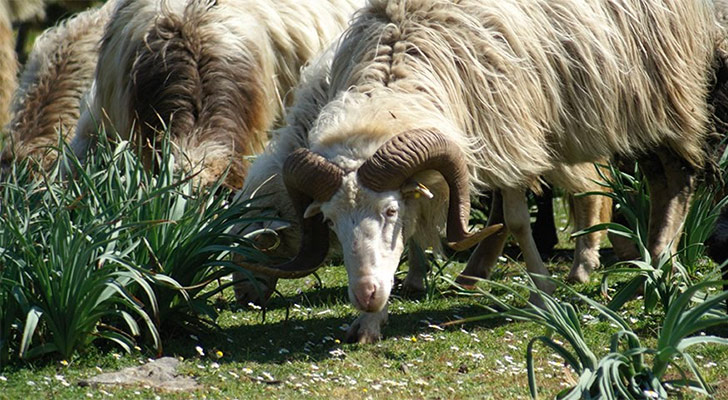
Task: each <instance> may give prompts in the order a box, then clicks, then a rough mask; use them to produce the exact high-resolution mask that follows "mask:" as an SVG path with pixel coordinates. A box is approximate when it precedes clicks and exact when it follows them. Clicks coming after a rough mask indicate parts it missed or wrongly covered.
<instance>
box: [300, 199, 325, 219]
mask: <svg viewBox="0 0 728 400" xmlns="http://www.w3.org/2000/svg"><path fill="white" fill-rule="evenodd" d="M321 204H323V203H322V202H320V201H314V202H313V203H311V204H310V205H309V206H308V207H306V211H305V212H304V213H303V218H311V217H313V216H314V215H316V214H318V213H320V212H321Z"/></svg>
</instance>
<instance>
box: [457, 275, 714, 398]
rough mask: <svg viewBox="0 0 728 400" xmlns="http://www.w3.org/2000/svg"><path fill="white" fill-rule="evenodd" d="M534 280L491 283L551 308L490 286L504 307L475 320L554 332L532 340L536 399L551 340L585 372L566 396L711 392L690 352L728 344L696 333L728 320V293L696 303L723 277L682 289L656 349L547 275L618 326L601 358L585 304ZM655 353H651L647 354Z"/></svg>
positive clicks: (532, 380)
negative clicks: (539, 353) (586, 322)
mask: <svg viewBox="0 0 728 400" xmlns="http://www.w3.org/2000/svg"><path fill="white" fill-rule="evenodd" d="M544 278H545V277H544ZM528 279H529V281H530V283H529V284H526V285H524V284H513V285H505V284H501V283H497V282H490V281H489V284H490V285H491V286H493V287H497V288H500V289H503V290H506V291H508V292H510V293H511V294H512V295H513V296H514V297H515V298H516V299H517V301H518V302H522V303H527V301H528V299H527V297H525V296H523V295H522V294H521V293H522V292H523V291H526V292H532V293H536V294H538V295H539V296H540V297H541V299H542V300H543V308H540V307H536V306H534V305H532V304H530V303H528V304H527V305H526V307H525V308H520V307H516V306H513V305H511V303H508V302H505V301H503V300H501V298H500V297H498V296H495V295H493V294H491V293H490V292H489V291H486V290H484V289H483V288H479V289H478V290H479V291H480V293H481V294H482V295H484V296H486V297H488V298H489V299H490V300H491V301H492V302H493V303H494V304H495V305H496V307H497V308H499V309H500V310H501V311H500V312H495V310H493V309H492V308H490V310H491V311H492V312H493V313H492V314H487V315H484V316H480V317H475V318H471V319H470V320H475V319H484V318H495V317H503V316H507V317H510V318H513V319H517V320H521V321H528V322H534V323H537V324H539V325H541V326H544V327H546V328H547V329H548V333H547V334H546V335H543V336H538V337H535V338H533V339H531V341H530V342H529V344H528V347H527V351H526V363H527V369H528V383H529V388H530V392H531V396H532V397H533V398H537V397H538V384H537V379H536V369H535V367H534V365H535V363H534V346H535V345H536V344H537V343H541V344H543V345H545V346H546V347H548V348H549V349H551V350H552V351H554V352H555V353H557V354H558V355H559V356H561V357H562V358H563V359H564V360H565V361H566V363H567V364H568V365H569V367H571V369H573V370H574V372H575V373H576V374H578V375H579V378H578V381H577V383H576V385H574V386H573V387H570V388H567V389H564V390H562V391H561V392H560V393H558V395H557V398H558V399H573V400H577V399H642V398H659V399H666V398H667V396H668V392H667V390H666V387H667V386H668V385H670V386H673V387H684V388H687V389H689V390H694V391H697V392H699V393H703V394H709V393H711V391H712V389H711V387H710V386H709V385H708V384H707V382H706V381H705V380H704V379H703V377H702V374H701V373H700V370H699V368H698V366H697V364H696V363H695V361H694V360H693V358H692V356H691V355H690V354H689V353H688V351H687V350H688V349H689V348H690V347H692V346H695V345H698V344H707V343H714V344H722V345H728V339H725V338H721V337H717V336H709V335H697V336H694V335H695V334H697V333H701V332H703V331H705V330H706V329H708V328H711V327H714V326H718V325H721V324H725V323H728V316H727V315H726V314H725V313H723V312H721V311H720V307H718V306H719V304H720V303H721V302H722V301H724V300H726V299H727V298H728V291H723V292H721V293H718V294H716V295H713V296H703V297H702V298H700V301H699V302H696V301H695V300H696V298H697V297H699V296H697V295H698V293H699V292H700V291H701V290H703V289H706V288H708V287H717V286H719V285H720V284H721V283H722V282H720V281H710V282H702V283H699V284H697V285H695V286H692V287H690V288H688V289H687V290H686V291H685V292H683V293H681V294H679V295H678V296H677V298H676V299H675V301H674V302H673V303H671V305H670V308H669V309H667V310H666V315H665V319H664V321H663V323H662V326H661V328H660V332H659V336H658V338H657V344H656V346H655V347H654V348H649V347H645V346H644V345H643V344H642V343H641V342H640V340H639V337H638V336H637V334H636V333H635V332H634V331H633V330H632V329H631V328H630V326H629V325H628V324H627V322H626V321H625V320H624V319H623V318H622V317H621V316H620V315H619V314H617V313H616V312H615V311H613V310H611V309H609V308H608V307H605V306H604V305H602V304H600V303H598V302H596V301H594V300H592V299H590V298H588V297H586V296H584V295H582V294H581V293H578V292H576V291H575V290H574V289H572V288H571V287H569V286H566V285H564V284H562V283H561V282H560V281H558V280H554V279H551V278H546V279H549V280H551V281H552V282H553V283H555V284H556V285H558V286H561V287H562V288H565V289H566V290H567V291H569V292H570V294H571V295H573V296H576V297H577V298H578V299H579V300H581V301H582V302H583V303H584V304H585V305H586V306H587V307H588V308H591V309H593V310H595V311H596V312H597V313H598V314H599V315H600V316H601V317H602V318H603V319H605V320H607V321H609V322H610V323H612V324H613V325H614V326H616V327H617V328H616V329H617V331H616V332H615V333H614V334H613V335H612V336H611V340H610V344H609V351H608V353H607V354H606V355H603V356H601V357H600V356H599V355H598V353H597V352H596V351H595V350H594V348H602V347H604V346H603V345H600V346H594V347H590V346H589V345H588V344H587V340H586V339H585V335H584V329H585V328H588V326H582V324H581V322H580V318H579V316H580V315H581V311H580V310H579V308H578V307H577V306H575V305H574V304H571V303H569V302H566V301H564V300H562V299H557V298H555V297H553V296H551V295H549V294H547V293H545V292H543V291H540V290H539V289H537V288H536V286H535V285H534V284H533V281H532V280H530V278H528ZM595 321H596V320H595ZM554 335H558V336H560V337H561V338H562V339H563V340H564V341H566V343H568V344H569V346H570V348H567V347H566V346H564V345H562V344H560V343H559V342H558V341H557V340H555V339H554V338H553V336H554ZM647 355H649V356H651V357H645V356H647ZM650 358H651V362H648V361H647V359H650ZM679 360H683V361H684V363H685V364H686V365H687V367H688V370H689V372H690V374H691V376H689V375H688V373H687V371H686V370H684V369H683V368H682V367H681V365H680V363H678V361H679ZM670 365H673V366H675V367H676V369H677V370H678V371H679V373H680V379H675V380H666V379H665V373H666V371H667V368H668V366H670Z"/></svg>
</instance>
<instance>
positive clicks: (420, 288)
mask: <svg viewBox="0 0 728 400" xmlns="http://www.w3.org/2000/svg"><path fill="white" fill-rule="evenodd" d="M401 293H402V296H404V297H407V298H410V299H412V298H415V299H416V298H420V297H422V296H423V295H424V294H425V284H424V282H422V280H416V279H410V280H408V279H406V278H405V280H404V282H402V292H401Z"/></svg>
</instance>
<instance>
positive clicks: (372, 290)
mask: <svg viewBox="0 0 728 400" xmlns="http://www.w3.org/2000/svg"><path fill="white" fill-rule="evenodd" d="M427 170H435V171H438V172H439V173H440V174H441V175H442V176H443V178H444V179H445V181H446V182H447V184H448V186H449V189H450V190H449V196H450V197H449V206H448V216H447V238H448V241H450V242H451V246H452V247H455V248H458V249H462V248H467V247H469V246H472V245H474V244H476V243H477V242H478V241H480V240H482V239H483V238H484V237H485V236H487V235H488V234H490V233H492V232H494V231H495V230H496V229H497V228H493V229H486V230H484V231H481V232H479V233H477V234H474V235H471V234H469V233H468V232H467V224H468V219H469V214H470V199H469V174H468V169H467V165H466V163H465V157H464V156H463V154H462V153H461V151H460V149H459V148H458V147H457V145H455V144H454V143H453V142H452V141H450V140H448V139H447V138H446V137H445V136H444V135H442V134H441V133H439V132H437V131H434V130H410V131H407V132H404V133H402V134H400V135H398V136H396V137H394V138H392V139H390V140H389V141H388V142H386V143H385V144H384V145H382V146H381V147H380V148H379V149H378V150H377V151H376V152H375V154H374V155H372V156H371V157H370V158H369V159H368V160H366V161H365V162H364V163H363V164H362V165H361V167H360V168H359V169H358V170H357V171H353V172H349V173H347V172H345V171H344V170H342V169H341V168H340V167H339V166H337V165H336V164H333V163H331V162H330V161H328V160H327V159H325V158H324V157H322V156H321V155H318V154H316V153H314V152H312V151H310V150H308V149H298V150H296V151H294V152H293V153H291V155H290V156H289V157H288V159H287V160H286V162H285V164H284V167H283V177H284V181H285V183H286V188H287V190H288V193H289V195H290V197H291V200H292V201H293V203H294V205H295V207H296V209H297V212H298V214H299V216H300V217H301V218H302V228H303V236H302V241H301V248H300V251H299V254H298V256H296V258H295V259H293V260H292V261H290V262H287V263H285V264H282V265H279V266H276V267H274V268H272V269H271V268H264V270H265V271H263V272H266V273H270V274H274V275H275V276H278V277H283V278H292V277H298V276H302V275H305V274H308V273H311V272H312V271H314V270H315V269H316V268H318V266H319V265H320V264H321V262H322V261H323V259H324V258H325V256H326V253H327V251H328V243H329V240H328V232H329V229H328V228H327V224H328V227H330V228H331V230H333V231H334V232H335V233H336V235H337V237H338V239H339V242H340V243H341V247H342V250H343V253H344V262H345V264H346V268H347V272H348V275H349V297H350V299H351V301H352V302H353V303H354V305H356V307H357V308H359V309H361V310H362V311H367V312H376V311H379V310H381V309H382V308H383V307H384V305H385V304H386V301H387V299H388V298H389V293H390V290H391V288H392V280H393V276H394V271H395V270H396V268H397V265H398V263H399V259H400V256H401V254H402V251H403V248H404V242H405V240H406V239H407V237H405V234H408V235H411V234H412V232H411V227H410V229H409V230H408V229H407V224H408V221H409V220H411V219H412V215H411V214H408V213H407V210H406V209H405V205H406V201H405V200H406V199H407V196H410V195H413V194H416V193H420V194H423V193H424V194H427V191H426V189H423V188H422V187H421V186H420V185H418V184H417V182H414V181H413V180H412V179H411V178H412V177H413V176H414V175H415V174H417V173H420V172H424V171H427Z"/></svg>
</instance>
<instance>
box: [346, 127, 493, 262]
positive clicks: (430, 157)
mask: <svg viewBox="0 0 728 400" xmlns="http://www.w3.org/2000/svg"><path fill="white" fill-rule="evenodd" d="M425 170H435V171H438V172H440V174H442V176H443V178H445V181H446V182H447V184H448V186H449V187H450V199H449V207H448V213H447V240H448V241H449V242H450V245H451V246H452V247H454V248H456V249H463V248H466V247H465V246H468V247H469V246H472V245H475V244H477V243H478V242H479V241H480V240H483V239H484V238H485V237H486V236H489V235H491V234H493V233H495V232H497V231H498V229H497V228H495V227H493V228H486V229H485V230H484V231H483V233H475V234H470V233H468V229H467V227H468V220H469V219H470V193H469V188H470V181H469V173H468V166H467V164H466V162H465V155H464V154H463V153H462V151H461V150H460V148H459V147H458V146H457V144H455V143H453V141H451V140H449V139H448V138H447V137H445V135H443V134H442V133H440V132H438V131H436V130H432V129H413V130H409V131H405V132H403V133H400V134H399V135H397V136H395V137H393V138H392V139H390V140H389V141H387V142H386V143H384V144H383V145H382V146H381V147H380V148H379V149H378V150H377V151H376V153H374V155H373V156H371V158H369V159H368V160H367V161H366V162H365V163H364V164H362V166H361V167H360V168H359V170H358V171H357V174H358V176H359V180H360V181H361V182H362V184H363V185H364V186H366V187H368V188H369V189H371V190H374V191H376V192H384V191H388V190H397V189H399V188H400V187H401V186H402V184H403V183H405V182H406V181H407V179H409V178H410V177H412V175H414V174H416V173H418V172H421V171H425Z"/></svg>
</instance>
